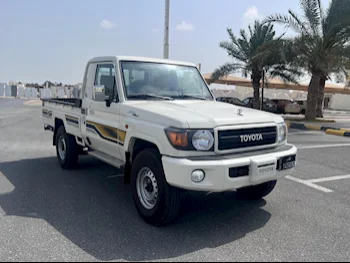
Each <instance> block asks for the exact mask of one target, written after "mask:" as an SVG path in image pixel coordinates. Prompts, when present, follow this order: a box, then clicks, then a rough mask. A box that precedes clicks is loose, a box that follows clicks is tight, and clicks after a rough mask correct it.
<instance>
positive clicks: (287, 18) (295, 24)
mask: <svg viewBox="0 0 350 263" xmlns="http://www.w3.org/2000/svg"><path fill="white" fill-rule="evenodd" d="M265 23H278V24H282V25H284V26H285V27H286V28H292V29H293V30H294V31H295V32H296V33H299V34H307V33H308V30H307V28H306V27H305V25H304V24H303V22H302V21H301V19H300V18H299V17H298V16H297V15H296V14H295V13H293V11H291V10H289V15H280V14H274V15H270V16H268V17H267V18H266V19H265V20H264V24H265Z"/></svg>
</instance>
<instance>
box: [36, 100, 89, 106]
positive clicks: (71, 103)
mask: <svg viewBox="0 0 350 263" xmlns="http://www.w3.org/2000/svg"><path fill="white" fill-rule="evenodd" d="M41 100H42V101H44V102H52V103H57V104H62V105H69V106H73V107H78V108H81V104H82V100H81V99H53V98H50V99H41Z"/></svg>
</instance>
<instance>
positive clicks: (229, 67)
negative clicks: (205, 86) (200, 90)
mask: <svg viewBox="0 0 350 263" xmlns="http://www.w3.org/2000/svg"><path fill="white" fill-rule="evenodd" d="M239 70H242V71H244V70H245V66H244V65H243V64H239V63H226V64H224V65H222V66H220V67H218V68H217V69H215V70H214V72H213V73H212V76H211V81H216V80H219V79H221V78H222V77H225V76H227V75H229V74H231V73H234V72H237V71H239Z"/></svg>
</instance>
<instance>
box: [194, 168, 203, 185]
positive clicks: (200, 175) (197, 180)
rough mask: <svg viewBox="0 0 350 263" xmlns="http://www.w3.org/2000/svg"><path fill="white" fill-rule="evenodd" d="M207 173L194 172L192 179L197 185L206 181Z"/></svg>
mask: <svg viewBox="0 0 350 263" xmlns="http://www.w3.org/2000/svg"><path fill="white" fill-rule="evenodd" d="M204 177H205V173H204V172H203V171H202V170H194V171H193V172H192V175H191V179H192V181H193V182H195V183H200V182H202V181H203V180H204Z"/></svg>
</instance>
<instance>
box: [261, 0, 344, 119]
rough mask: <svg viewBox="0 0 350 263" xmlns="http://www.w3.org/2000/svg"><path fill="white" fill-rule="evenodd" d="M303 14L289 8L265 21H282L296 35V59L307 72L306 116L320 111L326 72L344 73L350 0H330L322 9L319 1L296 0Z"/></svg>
mask: <svg viewBox="0 0 350 263" xmlns="http://www.w3.org/2000/svg"><path fill="white" fill-rule="evenodd" d="M300 4H301V9H302V12H303V16H299V15H297V14H296V13H295V12H293V11H292V10H289V11H288V15H279V14H276V15H271V16H269V17H268V18H267V19H266V20H265V21H264V22H265V23H268V24H270V23H273V22H275V23H279V24H284V25H286V26H287V27H288V28H292V29H293V30H294V31H295V32H296V33H297V34H298V35H297V37H296V38H295V41H294V44H295V51H296V52H297V55H298V62H299V63H300V65H301V66H302V67H303V68H304V69H306V70H307V71H308V72H309V73H310V74H311V80H310V84H309V88H308V98H307V111H306V116H305V118H306V119H309V120H314V119H315V118H316V113H317V111H316V110H317V108H318V109H319V110H318V113H319V114H318V115H321V114H322V104H323V100H324V86H325V83H326V80H327V79H328V78H329V76H330V74H331V73H332V72H334V71H339V70H342V71H343V72H346V68H347V64H348V62H347V60H348V58H349V56H350V49H349V39H350V17H349V13H350V1H349V0H332V2H331V3H330V5H329V7H328V9H327V10H326V11H324V9H323V7H322V4H321V0H300Z"/></svg>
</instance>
